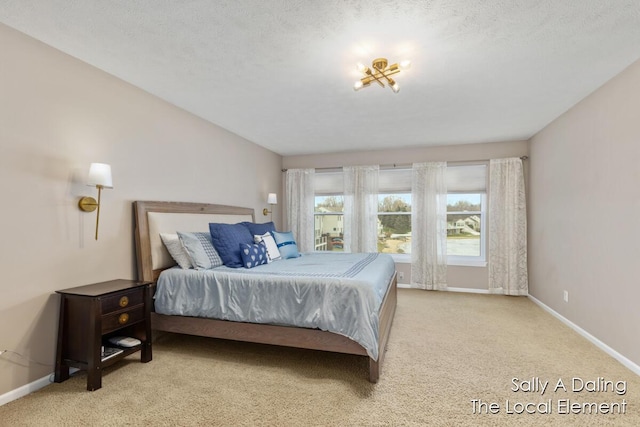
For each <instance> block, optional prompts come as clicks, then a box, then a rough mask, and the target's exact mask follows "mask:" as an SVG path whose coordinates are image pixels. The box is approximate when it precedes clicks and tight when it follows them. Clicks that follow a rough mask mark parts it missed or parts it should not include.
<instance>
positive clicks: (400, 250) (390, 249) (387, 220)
mask: <svg viewBox="0 0 640 427" xmlns="http://www.w3.org/2000/svg"><path fill="white" fill-rule="evenodd" d="M378 252H384V253H387V254H410V253H411V215H410V214H386V215H385V214H378Z"/></svg>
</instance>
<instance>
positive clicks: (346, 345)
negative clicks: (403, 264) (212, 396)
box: [133, 201, 397, 383]
mask: <svg viewBox="0 0 640 427" xmlns="http://www.w3.org/2000/svg"><path fill="white" fill-rule="evenodd" d="M133 206H134V216H135V232H134V234H135V243H136V257H137V263H138V279H139V280H145V281H153V282H156V280H157V279H158V276H159V275H160V273H161V272H162V270H163V269H164V268H158V269H155V270H154V268H153V263H152V247H151V246H152V240H153V239H152V238H151V233H150V227H149V221H148V214H149V213H152V212H155V213H168V214H175V213H179V214H181V213H184V214H217V215H222V216H224V215H229V216H230V217H232V216H234V215H245V216H250V217H251V220H252V221H253V220H254V211H253V209H249V208H241V207H235V206H224V205H213V204H204V203H186V202H148V201H137V202H134V204H133ZM156 231H157V230H156ZM159 231H160V232H166V233H175V232H176V231H177V230H159ZM185 231H194V230H185ZM156 244H157V243H156ZM163 250H164V249H163ZM165 268H166V267H165ZM396 303H397V280H396V274H395V273H394V275H393V277H392V278H391V281H390V284H389V287H388V290H387V293H386V295H385V297H384V299H383V301H382V305H381V306H380V311H379V326H378V328H379V329H378V337H379V338H378V360H377V361H375V360H373V359H371V358H369V357H368V356H367V352H366V350H365V349H364V348H363V347H362V346H361V345H360V344H358V343H356V342H355V341H352V340H351V339H349V338H347V337H345V336H342V335H339V334H335V333H332V332H326V331H321V330H319V329H309V328H298V327H291V326H277V325H267V324H256V323H243V322H232V321H227V320H216V319H206V318H200V317H186V316H167V315H162V314H157V313H155V312H152V313H151V325H152V328H153V329H154V330H157V331H167V332H175V333H181V334H188V335H198V336H203V337H211V338H222V339H229V340H236V341H246V342H255V343H262V344H273V345H281V346H288V347H296V348H305V349H312V350H323V351H330V352H336V353H347V354H355V355H361V356H366V357H368V358H369V381H371V382H372V383H375V382H377V381H378V378H379V377H380V372H381V367H382V361H383V359H384V355H385V349H386V345H387V341H388V339H389V331H390V329H391V324H392V322H393V317H394V314H395V311H396Z"/></svg>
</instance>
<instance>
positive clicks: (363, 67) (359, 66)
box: [356, 62, 367, 73]
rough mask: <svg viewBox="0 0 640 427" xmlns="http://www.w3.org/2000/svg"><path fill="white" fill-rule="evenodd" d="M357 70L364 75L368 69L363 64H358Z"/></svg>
mask: <svg viewBox="0 0 640 427" xmlns="http://www.w3.org/2000/svg"><path fill="white" fill-rule="evenodd" d="M356 69H357V70H358V71H360V72H361V73H364V72H365V70H366V69H367V67H366V66H365V65H364V64H363V63H362V62H358V63H357V64H356Z"/></svg>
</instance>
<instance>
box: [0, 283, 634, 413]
mask: <svg viewBox="0 0 640 427" xmlns="http://www.w3.org/2000/svg"><path fill="white" fill-rule="evenodd" d="M398 294H399V295H398V308H397V312H396V316H395V320H394V324H393V327H392V330H391V336H390V339H389V344H388V348H387V354H386V359H385V361H384V365H383V366H382V374H381V377H380V381H379V382H378V383H377V384H370V383H369V382H368V381H367V379H366V377H367V372H368V364H367V360H366V359H365V358H363V357H358V356H350V355H341V354H332V353H325V352H319V351H310V350H299V349H291V348H284V347H276V346H268V345H259V344H250V343H240V342H232V341H223V340H215V339H208V338H200V337H192V336H183V335H175V334H163V335H161V336H159V337H157V339H156V341H155V342H154V348H153V361H152V362H150V363H146V364H142V363H139V358H136V355H132V356H129V357H128V358H127V359H125V360H123V361H122V362H121V363H118V364H116V365H114V366H112V367H110V368H108V369H106V370H105V372H104V374H103V379H102V388H101V389H100V390H97V391H94V392H88V391H86V390H85V387H86V375H85V374H84V373H82V372H79V373H77V374H76V375H74V376H73V377H72V378H70V379H69V380H68V381H66V382H64V383H61V384H55V383H54V384H50V385H48V386H47V387H44V388H42V389H41V390H39V391H37V392H35V393H32V394H30V395H28V396H26V397H24V398H21V399H18V400H16V401H13V402H10V403H8V404H6V405H4V406H2V407H0V425H3V426H4V425H7V426H9V425H10V426H56V425H60V426H123V425H136V426H147V425H148V426H151V425H153V426H387V425H390V426H508V425H518V426H538V425H543V424H544V425H552V426H572V425H575V426H587V425H597V426H638V425H640V377H638V376H637V375H635V374H634V373H633V372H632V371H630V370H628V369H627V368H625V367H624V366H622V365H621V364H620V363H619V362H617V361H616V360H615V359H613V358H611V357H610V356H608V355H607V354H605V353H604V352H603V351H601V350H600V349H598V348H597V347H595V346H594V345H593V344H591V343H590V342H588V341H587V340H585V339H584V338H582V337H581V336H580V335H578V334H577V333H575V332H574V331H572V330H571V329H569V328H568V327H566V326H565V325H564V324H562V323H561V322H559V321H558V320H557V319H555V318H554V317H552V316H551V315H549V314H548V313H546V312H545V311H544V310H542V309H541V308H540V307H538V306H537V305H535V304H534V303H532V302H531V301H530V300H529V299H527V298H523V297H506V296H496V295H479V294H462V293H454V292H425V291H419V290H412V289H400V290H399V292H398ZM635 338H637V337H635ZM635 338H634V339H635ZM138 357H139V356H138ZM545 383H546V384H547V386H546V388H545V389H544V392H543V390H542V387H543V385H544V384H545ZM560 384H562V385H563V386H564V388H566V391H565V389H563V387H562V386H560ZM474 402H475V403H474ZM572 405H575V406H572ZM528 411H531V412H534V413H531V414H530V413H528ZM494 412H495V413H494ZM604 412H608V413H604Z"/></svg>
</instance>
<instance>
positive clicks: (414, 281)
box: [411, 162, 447, 290]
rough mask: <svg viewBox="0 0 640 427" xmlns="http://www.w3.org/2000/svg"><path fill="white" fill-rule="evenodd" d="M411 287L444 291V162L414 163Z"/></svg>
mask: <svg viewBox="0 0 640 427" xmlns="http://www.w3.org/2000/svg"><path fill="white" fill-rule="evenodd" d="M411 286H412V287H417V288H421V289H430V290H434V289H446V288H447V163H446V162H429V163H414V164H413V171H412V184H411Z"/></svg>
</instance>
